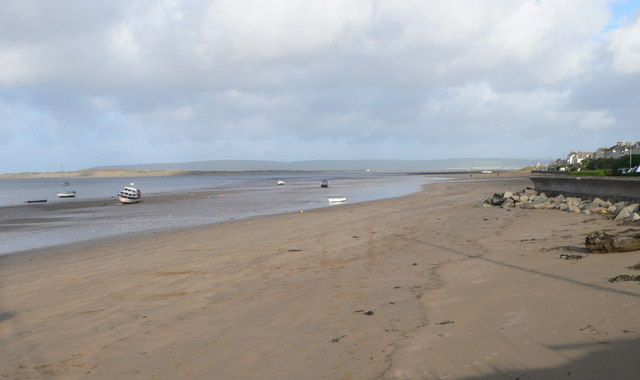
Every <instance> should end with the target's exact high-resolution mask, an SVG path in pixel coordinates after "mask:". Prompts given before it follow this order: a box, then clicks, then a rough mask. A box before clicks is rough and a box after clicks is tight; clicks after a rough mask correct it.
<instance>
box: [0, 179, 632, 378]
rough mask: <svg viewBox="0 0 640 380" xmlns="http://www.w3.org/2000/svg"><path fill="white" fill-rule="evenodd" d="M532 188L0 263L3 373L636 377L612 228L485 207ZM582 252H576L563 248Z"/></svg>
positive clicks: (452, 185) (440, 195)
mask: <svg viewBox="0 0 640 380" xmlns="http://www.w3.org/2000/svg"><path fill="white" fill-rule="evenodd" d="M530 185H531V183H530V181H529V180H527V179H517V178H516V179H508V180H502V181H468V182H463V181H460V182H442V183H436V184H430V185H427V186H425V190H424V191H422V192H420V193H417V194H413V195H410V196H406V197H402V198H397V199H388V200H381V201H375V202H370V203H363V204H354V205H344V206H339V207H330V208H325V209H316V210H310V211H305V212H299V213H292V214H285V215H276V216H268V217H260V218H253V219H251V220H242V221H233V222H228V223H222V224H217V225H213V226H206V227H198V228H191V229H186V230H179V231H172V232H167V233H157V234H153V235H151V236H142V237H136V238H127V239H124V238H123V239H109V240H102V241H96V242H93V243H90V244H89V243H87V244H82V245H76V246H70V247H64V248H61V247H58V248H50V249H45V250H39V251H33V252H23V253H20V254H15V255H9V256H5V257H1V258H0V328H1V329H0V376H1V377H2V378H10V379H14V378H65V379H80V378H82V379H114V378H145V379H151V378H153V379H177V378H189V379H441V378H442V379H515V378H520V379H551V378H567V377H569V376H570V378H578V379H602V378H612V379H613V378H615V379H636V378H638V374H640V362H639V361H638V360H637V358H638V357H640V286H639V285H638V283H636V282H621V283H609V282H608V281H607V279H608V278H610V277H614V276H616V275H618V274H622V273H629V274H634V271H633V270H631V269H628V267H629V266H631V265H634V264H637V263H639V262H640V252H630V253H624V254H611V255H595V254H594V255H589V254H586V253H584V252H582V247H583V241H584V235H585V234H586V233H587V232H589V231H592V230H596V229H605V230H610V231H616V230H622V229H625V227H621V226H616V225H615V224H613V222H612V221H608V220H605V219H601V218H599V217H594V216H586V215H581V214H569V213H562V212H559V211H554V210H522V209H513V210H506V209H502V208H497V207H488V208H484V207H478V206H477V204H478V203H479V202H480V201H482V200H483V199H484V198H486V197H488V196H490V195H491V194H493V192H499V191H504V190H511V191H518V190H522V188H524V187H525V186H530ZM566 253H572V254H580V255H582V256H583V258H582V259H580V260H565V259H561V258H560V255H561V254H566Z"/></svg>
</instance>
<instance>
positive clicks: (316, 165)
mask: <svg viewBox="0 0 640 380" xmlns="http://www.w3.org/2000/svg"><path fill="white" fill-rule="evenodd" d="M536 162H539V160H534V159H517V158H450V159H441V160H314V161H260V160H215V161H195V162H178V163H148V164H135V165H109V166H99V167H94V168H88V169H82V170H76V171H71V172H64V173H62V172H59V171H57V172H45V173H36V172H25V173H9V174H0V178H50V177H60V176H61V175H62V174H64V177H69V178H72V177H131V176H136V177H143V176H171V175H189V174H204V173H207V172H252V171H255V172H265V171H385V172H390V171H395V172H425V171H429V172H439V171H440V172H444V171H446V172H456V171H460V172H463V171H464V172H470V171H481V170H514V169H520V168H523V167H526V166H531V165H535V164H536Z"/></svg>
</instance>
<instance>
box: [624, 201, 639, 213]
mask: <svg viewBox="0 0 640 380" xmlns="http://www.w3.org/2000/svg"><path fill="white" fill-rule="evenodd" d="M623 210H627V211H629V214H633V213H634V212H638V204H637V203H632V204H630V205H629V206H627V207H625V208H623Z"/></svg>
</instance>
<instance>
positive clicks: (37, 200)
mask: <svg viewBox="0 0 640 380" xmlns="http://www.w3.org/2000/svg"><path fill="white" fill-rule="evenodd" d="M46 201H47V200H46V199H32V200H28V201H24V203H45V202H46Z"/></svg>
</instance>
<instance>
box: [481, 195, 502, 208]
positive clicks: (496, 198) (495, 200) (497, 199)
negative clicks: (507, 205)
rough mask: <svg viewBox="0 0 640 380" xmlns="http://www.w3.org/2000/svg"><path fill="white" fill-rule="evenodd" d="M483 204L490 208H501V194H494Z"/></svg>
mask: <svg viewBox="0 0 640 380" xmlns="http://www.w3.org/2000/svg"><path fill="white" fill-rule="evenodd" d="M484 203H486V204H490V205H492V206H501V205H502V204H503V203H504V196H503V195H502V194H498V193H495V194H493V196H492V197H490V198H487V199H486V200H485V201H484Z"/></svg>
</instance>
